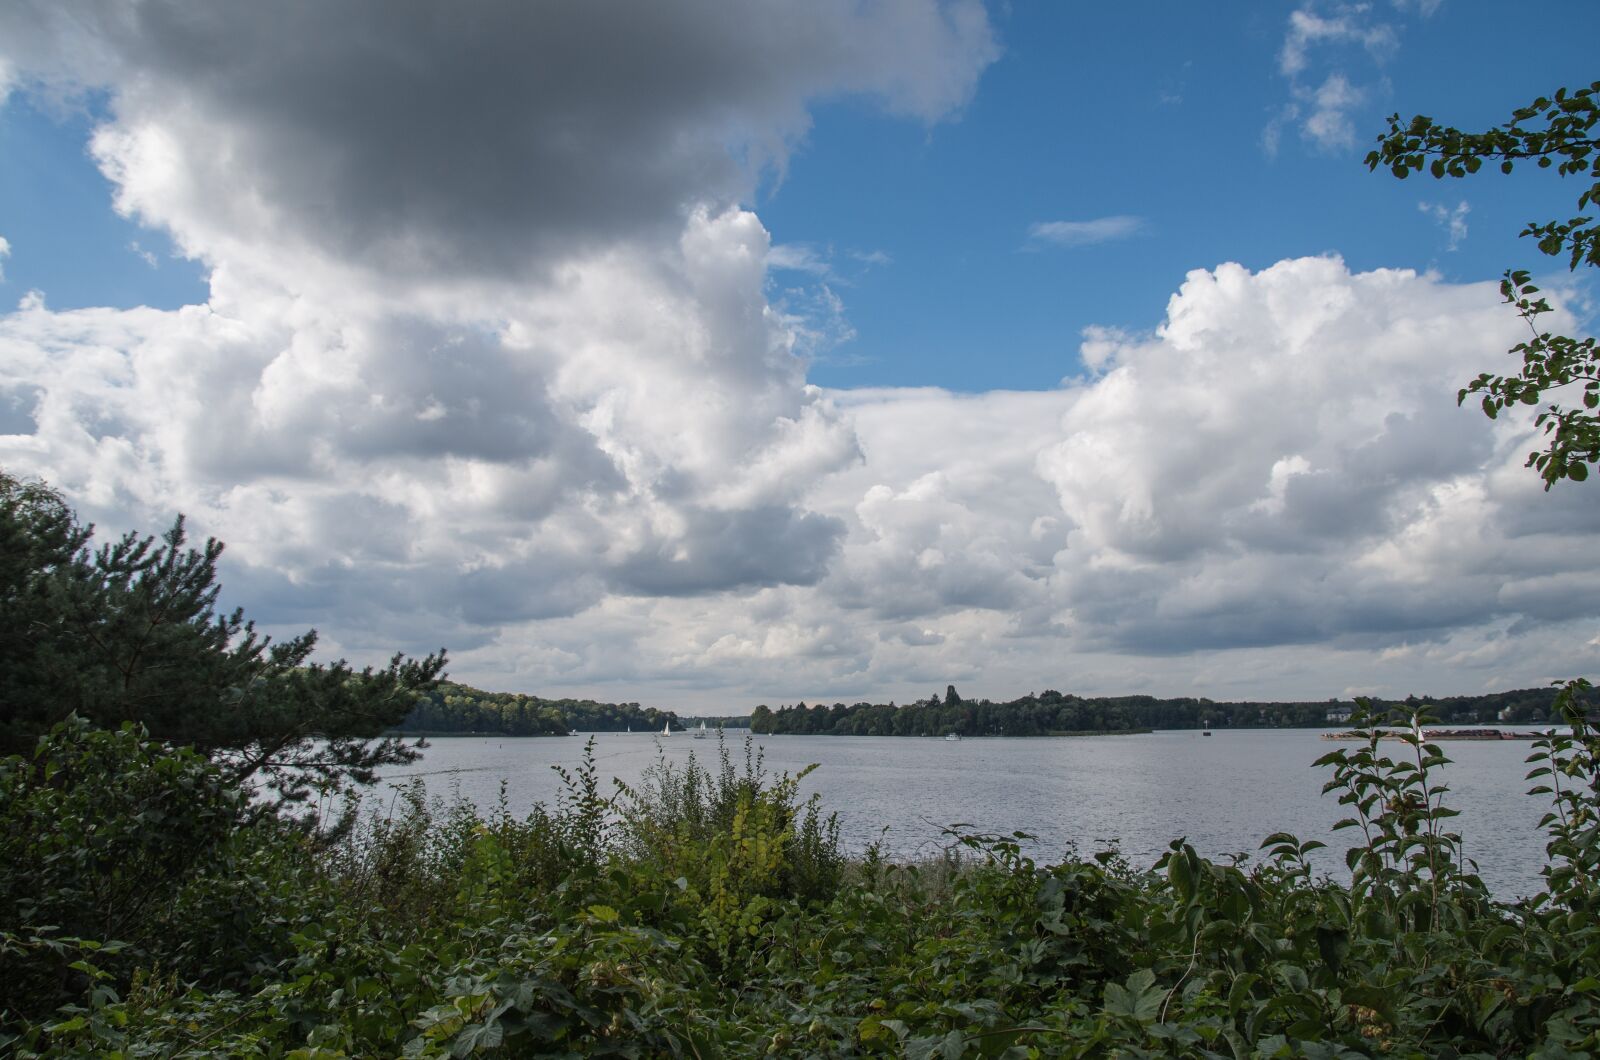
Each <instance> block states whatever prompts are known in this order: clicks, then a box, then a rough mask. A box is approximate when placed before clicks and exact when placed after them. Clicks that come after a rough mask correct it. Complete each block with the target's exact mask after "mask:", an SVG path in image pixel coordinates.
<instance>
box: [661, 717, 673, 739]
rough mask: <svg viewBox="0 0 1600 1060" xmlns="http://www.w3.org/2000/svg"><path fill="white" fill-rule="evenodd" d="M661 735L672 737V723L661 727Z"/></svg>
mask: <svg viewBox="0 0 1600 1060" xmlns="http://www.w3.org/2000/svg"><path fill="white" fill-rule="evenodd" d="M661 735H663V736H671V735H672V722H670V721H669V722H667V723H666V724H664V725H662V726H661Z"/></svg>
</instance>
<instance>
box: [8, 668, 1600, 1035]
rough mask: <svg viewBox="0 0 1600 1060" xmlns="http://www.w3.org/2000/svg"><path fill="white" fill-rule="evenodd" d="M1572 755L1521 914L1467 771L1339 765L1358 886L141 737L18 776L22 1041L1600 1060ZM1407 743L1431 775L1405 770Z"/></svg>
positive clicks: (740, 787) (695, 772)
mask: <svg viewBox="0 0 1600 1060" xmlns="http://www.w3.org/2000/svg"><path fill="white" fill-rule="evenodd" d="M1585 694H1586V686H1584V685H1583V684H1582V683H1578V684H1576V685H1573V686H1570V687H1569V688H1568V689H1566V690H1565V691H1564V694H1563V698H1562V701H1561V709H1562V710H1563V712H1564V715H1565V717H1566V719H1567V721H1568V722H1569V723H1570V724H1571V726H1572V734H1573V735H1571V736H1557V737H1553V738H1550V739H1547V740H1544V741H1542V742H1540V743H1538V744H1537V745H1536V746H1535V754H1534V758H1535V759H1536V761H1535V769H1534V773H1533V774H1532V775H1534V776H1535V777H1536V778H1537V779H1538V781H1539V786H1538V788H1536V791H1537V793H1538V795H1539V797H1543V798H1548V799H1550V800H1552V811H1551V814H1550V816H1549V817H1548V818H1547V819H1546V822H1545V826H1546V828H1547V830H1548V832H1549V835H1550V846H1549V850H1550V864H1549V865H1548V866H1547V868H1546V870H1545V880H1546V883H1547V891H1546V892H1545V893H1544V894H1542V895H1541V896H1539V897H1538V898H1536V899H1534V900H1531V901H1524V902H1520V903H1518V904H1514V905H1507V904H1499V903H1496V902H1495V901H1493V900H1492V899H1491V897H1490V895H1488V894H1487V893H1486V892H1485V890H1484V888H1483V886H1482V884H1481V883H1480V882H1479V880H1478V879H1477V877H1476V876H1475V875H1474V874H1473V872H1472V867H1471V865H1470V863H1465V862H1463V860H1462V859H1461V857H1460V848H1459V843H1458V841H1457V839H1456V838H1455V836H1454V835H1452V834H1451V833H1450V831H1449V827H1448V825H1449V817H1450V814H1451V811H1449V810H1448V809H1447V808H1446V807H1445V805H1444V803H1443V796H1444V789H1443V788H1442V787H1440V786H1439V785H1438V779H1439V778H1438V766H1439V765H1440V764H1441V763H1442V762H1443V761H1444V758H1443V755H1442V753H1441V752H1440V751H1439V749H1438V748H1437V747H1434V746H1430V745H1427V744H1425V743H1423V742H1422V741H1421V740H1420V738H1419V737H1418V736H1417V735H1415V734H1414V733H1411V734H1408V735H1407V736H1406V739H1405V740H1404V741H1403V742H1400V743H1396V742H1395V741H1393V740H1388V741H1383V742H1382V743H1380V741H1379V738H1378V737H1379V733H1378V730H1377V729H1375V728H1373V729H1367V730H1365V731H1367V732H1368V734H1369V739H1367V740H1366V741H1365V742H1363V743H1361V744H1358V745H1356V746H1354V747H1351V748H1341V749H1339V750H1336V751H1334V752H1333V753H1332V754H1330V755H1329V756H1327V758H1326V759H1324V760H1323V764H1324V765H1325V766H1328V767H1331V769H1332V774H1331V776H1332V779H1331V780H1330V781H1329V784H1328V788H1329V790H1330V791H1332V792H1335V793H1337V794H1338V796H1339V798H1340V799H1341V801H1343V802H1345V803H1347V804H1348V805H1349V806H1350V808H1351V818H1350V819H1349V821H1348V824H1347V827H1348V829H1349V830H1350V831H1349V833H1348V834H1352V835H1354V836H1355V837H1356V838H1357V840H1358V844H1357V845H1356V846H1355V847H1354V848H1353V849H1352V851H1351V853H1350V857H1349V865H1350V867H1351V869H1352V882H1350V883H1349V884H1336V883H1333V882H1330V881H1327V880H1318V879H1314V878H1313V877H1312V874H1311V872H1310V870H1309V868H1308V867H1307V865H1306V862H1305V854H1306V853H1307V852H1308V851H1309V850H1310V849H1312V847H1314V846H1315V845H1317V844H1313V843H1301V842H1299V841H1298V840H1296V839H1294V838H1293V837H1290V836H1286V835H1277V836H1272V837H1269V838H1268V839H1267V841H1266V842H1265V843H1264V850H1265V856H1264V858H1263V859H1262V860H1261V861H1260V863H1259V864H1255V865H1250V866H1246V865H1234V864H1218V863H1215V862H1210V861H1207V860H1205V859H1203V858H1200V857H1199V856H1198V855H1197V854H1196V853H1195V852H1194V850H1193V849H1192V848H1190V847H1189V846H1188V845H1186V844H1185V843H1183V842H1182V841H1181V840H1180V841H1177V842H1174V844H1173V845H1172V849H1171V851H1170V852H1169V853H1168V854H1167V855H1166V856H1165V857H1164V858H1163V859H1162V860H1161V861H1160V862H1159V863H1158V864H1157V865H1155V866H1154V867H1153V868H1150V869H1144V868H1142V867H1138V866H1131V865H1129V864H1127V863H1125V862H1124V861H1122V860H1121V859H1120V858H1118V857H1117V856H1116V855H1115V854H1100V855H1097V856H1096V857H1094V858H1092V859H1089V860H1069V861H1067V862H1064V863H1062V864H1057V865H1041V864H1036V863H1035V862H1034V861H1032V860H1030V859H1029V858H1028V857H1027V856H1026V854H1025V853H1024V844H1023V842H1022V840H1023V837H1020V836H1009V837H1002V836H984V835H961V834H956V833H952V834H951V845H950V847H949V849H948V850H947V851H946V853H945V855H944V857H943V858H942V859H939V860H936V861H934V862H928V863H923V864H918V865H895V864H890V863H888V862H886V861H885V860H884V859H882V858H881V857H880V856H878V855H877V853H876V852H874V851H870V850H869V851H868V852H867V854H866V856H865V857H864V858H861V859H857V860H854V861H848V862H847V861H846V859H845V858H844V857H843V856H842V854H841V851H840V848H839V844H838V837H837V834H836V832H835V830H834V829H833V827H832V824H831V822H830V820H829V819H828V818H826V817H825V816H824V815H823V813H822V810H821V808H820V807H819V806H817V805H816V803H815V802H814V801H813V802H810V803H802V802H801V801H800V800H799V799H798V797H797V795H796V782H797V779H798V778H794V777H772V776H769V775H768V774H767V773H766V772H765V771H764V770H763V768H762V765H761V762H760V759H759V756H756V757H752V754H751V751H750V750H749V747H748V745H747V746H746V751H745V756H744V761H743V763H740V764H736V763H735V762H733V761H730V756H729V755H728V753H727V751H726V749H724V751H723V754H722V756H721V759H720V761H719V762H717V763H714V764H713V766H714V767H713V768H712V769H706V768H704V767H703V766H701V765H697V764H691V765H689V766H687V767H684V768H675V767H673V766H672V765H670V764H669V763H667V762H666V761H665V760H663V761H661V762H660V763H658V765H657V766H656V767H655V768H654V770H653V771H652V772H651V773H650V774H649V775H648V776H647V778H646V780H645V781H644V782H643V783H642V784H641V785H640V786H639V788H638V789H636V790H635V789H629V788H626V787H622V786H620V785H619V786H618V787H617V789H616V790H615V791H612V792H609V793H604V792H602V785H601V783H600V778H599V777H598V775H597V772H596V769H595V766H594V763H593V761H592V760H587V761H586V762H585V764H584V766H583V767H581V768H580V769H578V770H577V771H576V772H574V773H572V774H564V779H565V781H566V794H565V796H564V797H563V798H562V799H561V800H560V801H559V803H558V804H557V805H555V806H553V807H540V808H538V809H536V810H535V811H534V812H533V813H532V814H531V815H530V816H528V817H527V818H524V819H513V818H512V817H511V816H510V815H509V814H508V813H507V812H506V811H505V809H504V807H503V806H502V807H501V808H500V809H498V810H496V811H495V812H491V813H489V814H487V815H486V816H485V815H480V814H478V813H477V812H476V811H474V810H473V809H472V808H470V807H468V806H465V805H455V806H440V805H437V804H430V803H429V802H428V801H427V800H426V798H425V797H424V796H423V794H422V792H421V790H420V788H414V789H410V790H408V791H406V792H404V793H403V796H402V797H401V798H399V799H398V800H396V802H395V803H394V804H392V805H386V806H382V807H376V806H374V807H369V808H366V809H362V808H360V807H359V806H358V807H357V808H356V809H355V810H354V811H352V812H351V813H350V814H346V815H345V816H344V817H342V818H341V819H339V820H333V821H329V820H319V819H317V818H315V817H313V818H310V819H307V818H304V817H301V818H294V817H290V816H287V815H286V814H284V813H280V812H273V811H270V810H265V809H264V808H263V805H262V804H261V803H260V802H259V801H256V802H252V801H251V800H250V799H249V798H248V796H247V794H246V792H244V791H243V790H241V789H240V788H238V787H237V786H235V785H233V784H231V783H230V782H229V780H228V778H227V777H226V776H225V775H224V774H223V773H222V771H221V770H220V769H219V768H218V766H217V765H216V764H215V763H213V762H210V761H207V760H206V759H205V758H203V757H201V756H200V755H198V754H196V753H194V752H192V751H189V750H184V749H173V748H170V747H168V746H165V745H162V744H159V743H156V742H153V741H151V740H149V739H147V738H145V736H144V734H143V733H141V732H140V731H139V730H138V729H137V728H136V727H134V726H132V725H129V726H125V727H123V728H122V729H120V730H115V731H113V730H105V729H95V728H92V727H91V726H89V725H88V724H87V723H85V722H82V721H79V720H76V719H74V720H71V721H69V722H67V723H65V724H63V725H61V726H58V727H57V728H56V729H55V730H54V731H53V732H52V733H51V734H49V735H48V736H47V737H45V738H44V739H43V740H42V741H41V742H40V744H39V746H38V748H37V749H36V750H35V752H34V753H33V754H32V755H30V756H25V757H24V756H14V757H12V758H9V759H6V760H4V763H3V764H0V982H4V983H6V984H8V986H7V989H6V991H5V994H4V1000H3V1002H0V1004H3V1008H4V1011H3V1014H0V1051H3V1052H5V1053H7V1054H15V1055H21V1056H28V1055H66V1054H90V1053H93V1054H102V1055H123V1056H151V1055H163V1056H164V1055H190V1056H192V1055H265V1056H295V1057H335V1056H347V1055H350V1056H354V1055H362V1056H372V1055H390V1056H393V1055H406V1056H445V1055H450V1056H469V1055H498V1054H503V1055H529V1054H539V1055H604V1056H640V1057H642V1056H700V1057H709V1056H749V1055H758V1054H768V1055H782V1056H846V1055H906V1056H914V1057H931V1056H939V1057H958V1056H1008V1057H1024V1056H1104V1055H1121V1056H1130V1057H1132V1056H1226V1057H1238V1056H1313V1057H1349V1056H1378V1055H1383V1056H1407V1055H1410V1056H1539V1057H1551V1058H1554V1057H1576V1056H1590V1055H1595V1053H1596V1052H1597V1051H1600V979H1597V978H1596V972H1595V970H1596V969H1597V968H1600V919H1597V916H1596V914H1597V913H1600V875H1597V872H1600V840H1597V816H1596V810H1597V808H1600V787H1597V785H1600V769H1597V767H1600V739H1597V738H1596V735H1595V731H1594V729H1593V727H1592V723H1593V715H1592V712H1591V708H1590V707H1589V706H1588V705H1587V703H1586V702H1585V700H1584V695H1585ZM1396 747H1398V748H1399V749H1400V752H1401V753H1399V754H1396V755H1395V756H1394V757H1393V758H1391V757H1389V755H1390V752H1391V750H1393V749H1394V748H1396Z"/></svg>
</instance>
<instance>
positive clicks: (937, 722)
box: [750, 686, 1556, 736]
mask: <svg viewBox="0 0 1600 1060" xmlns="http://www.w3.org/2000/svg"><path fill="white" fill-rule="evenodd" d="M1555 698H1556V691H1555V690H1554V689H1550V688H1528V689H1519V690H1516V691H1511V692H1496V693H1493V694H1490V695H1483V696H1448V697H1444V698H1435V697H1433V696H1425V697H1418V696H1412V697H1409V698H1407V699H1405V700H1403V701H1373V706H1375V707H1380V708H1382V707H1391V706H1393V707H1405V708H1410V709H1426V712H1427V713H1428V714H1429V715H1430V716H1432V717H1434V718H1437V719H1438V720H1439V721H1440V722H1441V723H1445V724H1473V723H1480V722H1501V723H1506V724H1517V725H1534V724H1542V723H1544V722H1548V721H1553V720H1555V713H1554V712H1555ZM1356 706H1357V704H1356V702H1355V701H1354V700H1341V699H1328V700H1321V701H1315V702H1293V703H1252V702H1239V703H1230V702H1216V701H1213V700H1210V699H1204V698H1188V697H1181V698H1176V699H1158V698H1156V697H1155V696H1094V697H1085V696H1076V695H1070V694H1063V693H1061V692H1057V691H1055V690H1054V689H1047V690H1046V691H1044V692H1040V693H1037V694H1031V693H1030V694H1029V695H1026V696H1022V697H1021V698H1019V699H1013V700H1009V701H1006V702H1003V703H996V702H993V701H991V700H988V699H980V700H969V699H963V698H961V696H960V694H958V693H957V692H956V690H955V688H954V687H953V686H952V687H950V688H949V689H947V690H946V692H945V695H944V696H943V697H942V698H941V697H939V696H930V697H929V698H927V699H925V700H919V701H917V702H915V703H908V704H905V705H904V706H896V705H895V704H894V703H854V704H850V705H848V706H846V705H845V704H843V703H835V704H833V705H832V706H823V705H822V704H817V705H814V706H807V705H806V704H805V703H804V702H801V703H796V704H795V705H794V706H781V707H779V708H778V709H777V710H773V709H772V708H771V707H768V706H767V705H766V704H762V705H761V706H758V707H756V709H755V710H754V711H753V712H751V715H750V728H751V731H752V732H755V733H760V734H765V733H774V734H776V733H791V734H801V735H814V736H945V735H948V734H950V733H955V734H956V735H959V736H1059V735H1067V734H1074V733H1111V732H1145V731H1149V730H1151V729H1198V728H1201V727H1203V726H1207V725H1209V726H1210V727H1211V728H1214V729H1270V728H1323V727H1326V726H1328V725H1338V724H1340V723H1342V722H1343V721H1344V720H1345V719H1347V718H1349V716H1350V714H1351V713H1352V712H1353V711H1354V710H1355V709H1356Z"/></svg>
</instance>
